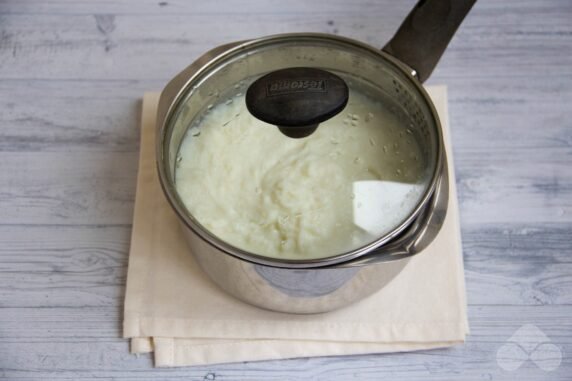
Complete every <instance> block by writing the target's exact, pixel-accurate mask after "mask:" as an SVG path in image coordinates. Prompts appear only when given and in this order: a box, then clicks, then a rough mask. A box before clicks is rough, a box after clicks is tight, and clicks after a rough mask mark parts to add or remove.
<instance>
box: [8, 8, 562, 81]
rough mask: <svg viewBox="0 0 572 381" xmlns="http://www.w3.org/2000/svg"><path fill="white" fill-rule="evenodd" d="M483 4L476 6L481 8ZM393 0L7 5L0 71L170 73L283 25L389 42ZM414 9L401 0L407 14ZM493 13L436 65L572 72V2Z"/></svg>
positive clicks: (460, 71) (394, 23) (455, 71)
mask: <svg viewBox="0 0 572 381" xmlns="http://www.w3.org/2000/svg"><path fill="white" fill-rule="evenodd" d="M483 3H486V1H483ZM480 6H481V5H480V3H479V4H478V5H476V7H475V13H477V11H478V8H479V7H480ZM314 7H316V6H314ZM386 7H387V3H382V2H380V3H371V4H369V5H368V6H367V8H366V7H365V6H364V7H363V8H359V7H352V6H351V4H348V7H347V10H348V12H346V13H344V14H343V16H340V15H339V14H337V16H338V17H334V16H335V15H336V14H328V12H327V10H326V11H322V10H321V9H320V11H319V12H318V11H317V8H313V10H314V11H313V12H308V11H305V12H304V13H288V12H284V13H281V12H273V13H268V14H264V15H263V16H261V15H258V14H251V13H240V14H233V16H232V17H228V15H227V16H226V17H225V18H224V22H221V20H222V17H224V15H220V16H219V17H221V18H219V19H217V18H216V17H213V14H201V13H188V14H169V15H161V14H141V15H129V14H119V15H114V14H105V15H102V14H99V13H98V12H95V14H93V15H88V14H79V15H76V14H70V15H58V14H45V15H42V16H41V17H37V16H35V15H34V14H32V15H28V14H21V13H18V14H10V15H5V16H3V17H2V18H1V23H0V25H1V28H2V34H1V36H2V47H3V48H2V49H1V50H0V65H1V66H0V67H1V68H2V70H0V78H65V79H70V78H95V79H97V78H99V79H104V78H105V79H111V78H113V79H136V78H155V79H168V78H170V77H172V76H173V75H174V74H175V73H177V72H178V71H179V70H181V69H182V68H183V67H185V66H186V65H188V64H189V63H190V62H192V61H193V59H195V58H197V57H198V56H199V55H200V54H202V53H203V52H205V51H207V50H208V49H210V48H212V47H214V46H217V45H219V44H222V43H226V42H230V41H235V40H242V39H250V38H254V37H257V36H262V35H268V34H275V33H285V32H301V31H304V32H327V33H334V32H335V33H338V34H341V35H344V36H348V37H353V38H356V39H358V40H361V41H365V42H368V43H371V44H373V45H374V46H382V45H383V44H384V43H385V42H386V41H387V40H388V39H389V38H390V37H391V35H392V34H393V32H394V31H395V30H396V28H397V27H398V23H399V20H400V19H401V17H399V18H397V17H396V16H395V15H396V13H397V12H396V11H395V12H389V11H388V10H387V9H386ZM320 8H321V7H320ZM562 8H563V9H562ZM326 9H327V8H326ZM350 10H351V11H350ZM408 10H409V7H405V6H404V7H403V10H402V12H401V13H403V14H406V13H407V11H408ZM370 11H371V12H370ZM489 12H490V11H489ZM489 12H485V10H483V12H481V14H480V15H479V14H478V13H477V16H475V17H472V14H471V15H470V16H469V18H468V19H467V21H466V23H465V24H464V25H463V26H462V27H461V29H460V30H459V33H458V35H457V36H456V37H455V39H454V40H453V42H452V44H451V46H450V48H449V49H448V51H447V52H446V53H445V55H444V57H443V59H442V62H441V63H440V65H439V66H438V68H437V72H436V74H438V75H439V76H441V75H443V76H445V75H446V76H453V77H466V76H467V75H470V76H480V77H482V76H491V75H494V76H503V77H504V76H527V77H529V76H533V75H538V73H540V72H542V74H543V75H571V74H572V57H571V55H570V54H568V52H569V51H570V49H571V47H572V40H571V39H570V38H569V36H570V35H571V34H572V25H571V24H570V23H569V22H568V20H569V18H570V17H569V15H572V10H570V9H567V8H565V7H561V9H560V12H559V13H555V14H554V16H555V18H554V19H549V18H539V17H537V16H536V14H535V13H534V12H525V13H522V14H520V15H519V17H517V18H515V17H514V14H513V13H512V12H510V10H509V11H507V12H496V13H495V14H496V16H495V17H496V18H497V19H496V22H495V23H494V24H491V23H489V21H488V18H487V17H486V14H487V13H489ZM567 12H568V13H567ZM478 16H481V17H478ZM483 16H484V17H483ZM503 17H504V18H503ZM480 20H487V21H485V22H483V23H481V22H480ZM521 20H526V21H521ZM244 25H249V26H252V27H249V28H244ZM254 26H255V27H254ZM523 51H530V52H531V54H529V55H528V56H527V59H526V60H523V59H521V52H523ZM533 52H534V54H532V53H533ZM142 63H145V64H144V65H143V64H142Z"/></svg>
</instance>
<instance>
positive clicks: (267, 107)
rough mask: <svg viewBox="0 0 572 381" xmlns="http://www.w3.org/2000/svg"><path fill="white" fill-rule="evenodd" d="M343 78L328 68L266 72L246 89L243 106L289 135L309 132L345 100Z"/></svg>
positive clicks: (302, 135) (298, 136)
mask: <svg viewBox="0 0 572 381" xmlns="http://www.w3.org/2000/svg"><path fill="white" fill-rule="evenodd" d="M348 97H349V90H348V86H347V85H346V83H345V82H344V80H343V79H341V78H340V77H338V76H337V75H335V74H332V73H330V72H328V71H325V70H321V69H315V68H305V67H295V68H289V69H282V70H277V71H274V72H272V73H270V74H267V75H265V76H263V77H261V78H259V79H258V80H256V81H255V82H254V83H252V85H250V87H249V88H248V90H247V92H246V107H247V109H248V111H250V113H251V114H252V115H253V116H255V117H256V118H258V119H260V120H262V121H264V122H266V123H270V124H274V125H276V126H278V128H279V129H280V131H281V132H282V133H283V134H284V135H286V136H289V137H291V138H303V137H306V136H308V135H310V134H312V133H313V132H314V131H315V130H316V128H318V124H320V123H321V122H324V121H326V120H328V119H330V118H331V117H333V116H335V115H337V114H338V113H340V112H341V111H342V110H343V109H344V107H346V104H347V103H348Z"/></svg>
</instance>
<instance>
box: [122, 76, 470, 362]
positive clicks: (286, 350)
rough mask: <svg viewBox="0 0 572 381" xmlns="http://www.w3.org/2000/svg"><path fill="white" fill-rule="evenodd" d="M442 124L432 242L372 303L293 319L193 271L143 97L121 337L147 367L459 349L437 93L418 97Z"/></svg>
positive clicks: (454, 229)
mask: <svg viewBox="0 0 572 381" xmlns="http://www.w3.org/2000/svg"><path fill="white" fill-rule="evenodd" d="M428 90H429V93H430V95H431V97H432V98H433V101H434V103H435V105H436V107H437V110H438V112H439V115H440V117H441V121H442V124H443V129H444V135H445V142H446V149H447V154H448V159H449V176H450V199H449V210H448V213H447V217H446V219H445V222H444V225H443V228H442V230H441V232H440V233H439V235H438V236H437V238H436V239H435V241H434V242H433V243H432V244H431V245H430V246H429V247H428V248H427V249H426V250H425V251H424V252H423V253H420V254H419V255H417V256H415V257H413V258H412V259H411V261H410V262H409V263H408V264H407V266H405V268H404V269H403V271H402V272H401V273H400V274H399V275H398V276H397V277H395V278H394V279H393V280H392V281H391V282H390V283H389V284H388V285H387V286H386V287H384V288H383V289H382V290H380V291H379V292H377V293H375V294H374V295H372V296H370V297H368V298H366V299H364V300H362V301H360V302H358V303H356V304H353V305H351V306H348V307H345V308H342V309H340V310H337V311H333V312H328V313H323V314H314V315H294V314H285V313H279V312H272V311H267V310H263V309H259V308H257V307H253V306H250V305H248V304H245V303H243V302H241V301H239V300H237V299H234V298H233V297H231V296H229V295H227V294H225V293H224V292H223V291H222V290H220V289H219V288H218V287H217V286H216V285H215V284H214V283H213V282H212V281H211V280H210V279H209V278H208V277H207V276H206V275H205V274H204V273H203V272H202V270H201V269H200V268H199V267H198V265H197V263H196V262H195V260H194V258H193V256H192V255H191V253H190V252H189V249H188V248H187V246H186V243H185V241H184V239H183V237H182V233H181V229H180V226H179V223H178V220H177V217H176V216H175V214H174V212H173V211H172V210H171V208H170V206H169V205H168V203H167V201H166V199H165V197H164V196H163V193H162V190H161V187H160V185H159V182H158V178H157V173H156V167H155V147H154V143H155V132H156V131H155V116H156V111H157V101H158V96H159V94H157V93H146V94H145V96H144V98H143V116H142V130H141V147H140V150H141V151H140V160H139V175H138V180H137V193H136V199H135V213H134V221H133V231H132V236H131V249H130V253H129V270H128V276H127V291H126V295H125V313H124V321H123V335H124V337H126V338H130V339H131V350H132V352H133V353H144V352H151V351H153V352H154V356H155V365H156V366H186V365H201V364H213V363H225V362H237V361H254V360H269V359H281V358H292V357H307V356H329V355H344V354H364V353H374V352H395V351H411V350H419V349H428V348H436V347H444V346H449V345H454V344H457V343H461V342H463V341H464V340H465V335H466V334H467V333H468V322H467V311H466V300H465V285H464V276H463V262H462V253H461V241H460V234H459V217H458V207H457V195H456V191H455V177H454V172H453V170H452V168H453V160H452V151H451V147H450V142H449V137H448V120H447V92H446V88H445V87H444V86H436V87H430V88H428Z"/></svg>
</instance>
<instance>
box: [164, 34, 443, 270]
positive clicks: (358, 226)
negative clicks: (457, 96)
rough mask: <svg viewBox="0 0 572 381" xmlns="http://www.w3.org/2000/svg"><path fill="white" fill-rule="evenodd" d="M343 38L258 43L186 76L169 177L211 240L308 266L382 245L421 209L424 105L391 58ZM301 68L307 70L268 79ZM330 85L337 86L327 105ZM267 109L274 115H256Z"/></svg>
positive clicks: (427, 127)
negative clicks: (193, 76)
mask: <svg viewBox="0 0 572 381" xmlns="http://www.w3.org/2000/svg"><path fill="white" fill-rule="evenodd" d="M334 45H335V46H334ZM340 45H341V47H340ZM346 45H347V46H345V45H344V44H340V42H339V41H338V42H335V41H334V42H329V41H327V40H323V41H322V40H320V39H317V40H316V41H313V40H311V39H310V40H307V41H306V40H302V41H300V40H296V41H289V40H287V39H285V40H283V41H281V42H276V41H274V42H272V43H268V44H261V45H258V46H254V47H253V48H252V49H251V50H247V51H244V50H243V51H237V52H236V53H235V54H231V55H230V56H229V57H225V59H223V60H220V62H215V63H213V64H212V67H211V68H209V70H207V71H205V72H204V73H203V75H202V76H198V78H196V79H195V82H194V83H192V86H191V83H189V86H188V88H187V90H186V93H185V96H184V97H182V98H181V99H180V101H179V102H178V103H177V104H176V106H175V107H174V111H173V112H172V117H171V118H170V131H171V133H170V140H169V157H170V158H171V161H172V164H173V166H172V173H171V175H172V177H173V182H174V186H175V189H176V193H177V197H178V200H179V201H180V202H181V203H182V204H183V205H184V207H185V209H186V210H187V212H188V215H189V217H190V218H191V219H192V220H193V222H194V223H196V224H197V226H199V227H200V228H201V229H204V231H205V232H207V233H208V234H209V235H210V236H212V237H215V239H218V240H221V241H223V242H224V243H225V244H226V245H229V246H230V247H233V248H236V249H238V250H240V251H242V252H247V253H251V254H254V255H256V256H261V257H266V258H276V259H278V260H286V261H311V260H317V259H321V258H329V257H335V256H340V255H344V254H347V253H350V252H352V251H356V250H360V249H363V248H364V247H368V246H370V247H371V246H372V245H380V244H382V243H383V240H387V239H389V238H391V237H392V236H394V235H395V234H397V233H398V232H399V231H401V230H402V229H403V228H405V227H406V225H407V223H408V222H410V221H411V220H412V218H413V217H414V216H415V214H416V213H417V212H418V211H419V209H420V207H421V206H422V203H423V201H424V200H426V199H427V197H428V192H429V191H430V186H431V183H432V178H433V177H434V174H435V172H436V170H437V162H438V146H439V136H438V133H437V132H436V128H435V123H436V122H435V121H434V117H433V116H432V114H431V109H430V106H428V105H427V103H426V101H425V98H424V97H423V95H422V94H420V93H419V91H418V90H417V89H416V87H415V86H414V85H413V84H412V79H411V78H408V77H407V76H406V75H404V74H403V73H402V71H401V70H400V69H399V68H397V67H396V66H395V64H391V62H389V61H386V60H385V61H384V60H383V59H382V58H383V57H381V56H379V55H375V54H373V53H371V52H369V51H360V49H361V50H363V48H362V47H361V46H356V45H352V44H349V43H348V44H346ZM300 67H304V68H309V70H310V71H306V72H304V73H302V72H300V73H301V74H300V75H298V76H295V77H293V78H290V79H289V80H285V79H284V78H282V77H278V79H276V77H272V76H273V75H275V74H273V73H276V71H277V70H281V69H285V68H300ZM316 69H319V71H316V72H314V71H312V70H316ZM302 71H303V70H302ZM308 73H309V74H308ZM312 73H314V74H315V75H314V74H312ZM269 75H270V77H269V78H271V79H273V80H272V81H269V82H268V81H267V82H264V83H262V84H261V78H265V76H269ZM320 75H323V76H324V77H320ZM336 81H341V83H342V84H343V86H342V85H341V84H340V83H338V82H336ZM338 85H339V86H342V87H343V88H345V90H344V89H343V88H342V87H336V86H338ZM344 86H345V87H344ZM257 87H258V88H257ZM336 88H337V90H335V89H336ZM340 89H341V90H340ZM254 91H258V92H259V94H255V95H258V97H256V96H254V95H253V92H254ZM328 91H329V92H330V93H334V92H335V91H338V94H335V97H336V102H337V103H336V102H334V103H336V104H334V105H331V104H330V105H329V106H331V107H330V108H328V107H329V106H328V105H325V104H324V102H325V101H324V100H323V99H322V98H323V96H324V93H328ZM344 91H345V94H342V93H344ZM340 94H341V95H340ZM285 96H286V98H289V100H288V99H285ZM340 96H343V97H345V99H341V98H340ZM320 97H322V98H320ZM249 98H250V99H249ZM254 98H255V102H258V103H256V104H254V105H252V104H251V103H252V101H253V99H254ZM292 99H294V103H292V102H290V101H292ZM316 99H318V100H316ZM319 99H322V101H320V100H319ZM249 102H250V103H249ZM265 102H266V103H265ZM296 102H297V103H296ZM329 102H330V103H331V99H330V100H329ZM247 103H248V105H247ZM257 107H263V108H264V107H266V109H265V110H262V111H260V110H254V109H256V108H257ZM268 108H274V109H276V110H280V111H281V113H282V114H281V115H280V116H279V117H278V119H272V116H268V115H258V114H261V113H262V114H264V112H265V111H268ZM308 110H309V111H308ZM316 110H318V112H322V116H321V117H319V118H317V119H316V118H313V119H312V117H309V116H308V115H306V116H304V118H305V120H306V123H305V126H304V127H305V129H298V130H295V129H294V132H292V131H293V130H292V124H295V123H298V124H300V121H299V120H298V119H300V118H301V116H300V114H303V113H305V112H306V113H308V112H309V113H310V114H312V112H314V114H315V111H316ZM268 112H270V111H268ZM253 113H254V114H257V116H254V115H253ZM314 114H312V115H314ZM326 114H327V115H326ZM324 115H325V116H324ZM314 116H315V115H314ZM280 118H282V119H280ZM320 118H321V119H320ZM293 120H294V122H292V121H293ZM289 123H290V124H289ZM302 124H304V123H302ZM289 128H290V130H289ZM300 131H301V132H300Z"/></svg>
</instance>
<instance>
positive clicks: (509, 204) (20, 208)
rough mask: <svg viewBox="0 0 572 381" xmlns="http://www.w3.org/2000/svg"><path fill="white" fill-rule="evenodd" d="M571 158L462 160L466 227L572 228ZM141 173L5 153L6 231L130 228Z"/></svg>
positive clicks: (102, 157) (50, 155) (478, 155)
mask: <svg viewBox="0 0 572 381" xmlns="http://www.w3.org/2000/svg"><path fill="white" fill-rule="evenodd" d="M535 156H536V157H535ZM570 157H571V152H570V149H569V148H568V149H552V150H551V153H549V154H548V153H547V154H544V151H541V152H539V154H538V155H535V154H534V152H532V153H531V152H527V151H525V150H521V151H516V150H515V151H512V152H511V151H497V152H493V151H488V150H481V151H476V152H471V153H468V152H466V153H463V155H458V157H457V158H456V165H457V166H456V172H457V174H458V182H459V194H460V210H461V220H462V223H463V224H464V225H465V226H469V225H478V224H486V223H494V224H500V223H518V224H542V223H552V222H562V223H564V222H567V223H569V222H572V197H571V195H572V171H570V164H569V163H570ZM136 172H137V153H136V152H125V153H124V152H90V151H84V152H74V151H70V152H0V209H1V210H2V223H3V224H130V223H131V219H132V210H133V201H134V194H135V181H136Z"/></svg>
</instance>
